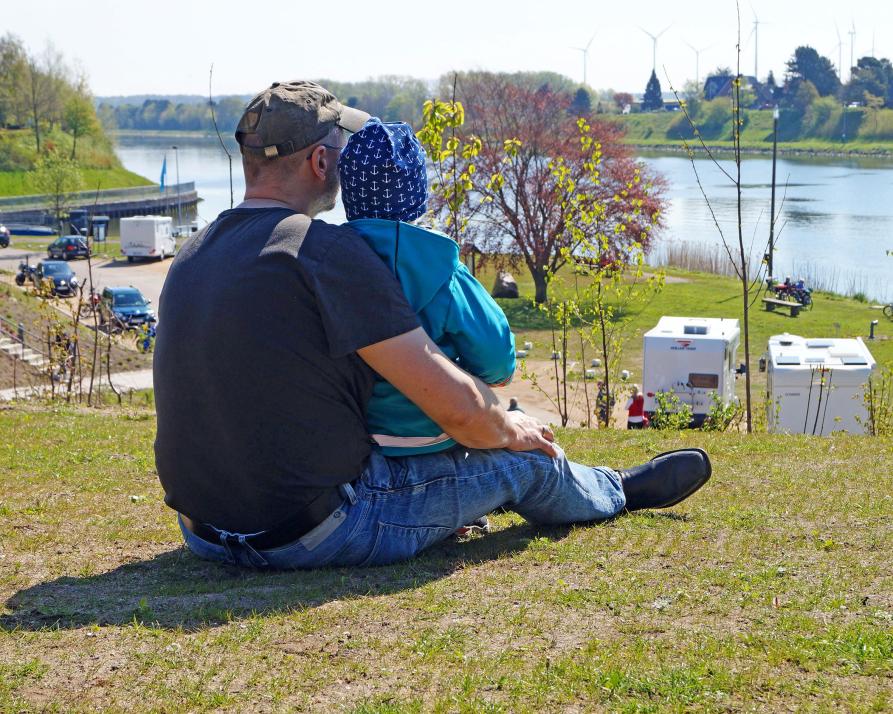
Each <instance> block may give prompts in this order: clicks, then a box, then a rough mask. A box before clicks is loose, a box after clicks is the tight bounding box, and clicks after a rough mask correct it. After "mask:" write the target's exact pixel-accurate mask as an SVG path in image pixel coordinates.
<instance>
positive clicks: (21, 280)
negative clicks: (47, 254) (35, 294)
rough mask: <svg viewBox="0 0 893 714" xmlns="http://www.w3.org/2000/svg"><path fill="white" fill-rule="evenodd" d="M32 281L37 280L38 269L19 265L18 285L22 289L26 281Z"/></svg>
mask: <svg viewBox="0 0 893 714" xmlns="http://www.w3.org/2000/svg"><path fill="white" fill-rule="evenodd" d="M27 280H30V281H31V282H32V283H33V282H35V281H36V280H37V267H36V266H34V265H28V263H19V272H17V273H16V277H15V281H16V285H18V286H19V287H22V286H23V285H24V284H25V281H27Z"/></svg>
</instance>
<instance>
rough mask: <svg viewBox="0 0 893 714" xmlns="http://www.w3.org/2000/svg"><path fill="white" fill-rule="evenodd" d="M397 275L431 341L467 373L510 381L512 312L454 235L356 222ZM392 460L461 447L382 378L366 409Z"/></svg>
mask: <svg viewBox="0 0 893 714" xmlns="http://www.w3.org/2000/svg"><path fill="white" fill-rule="evenodd" d="M348 225H350V227H351V228H353V229H355V230H356V231H357V232H359V233H360V235H362V236H363V237H364V238H365V239H366V242H367V243H369V245H370V246H371V247H372V250H374V251H375V252H376V253H377V254H378V255H379V257H380V258H381V259H382V260H383V261H384V262H385V263H387V265H388V266H389V267H390V269H391V272H393V273H394V275H396V276H397V279H398V280H399V281H400V285H401V286H403V292H404V293H405V295H406V299H407V300H408V301H409V304H410V305H411V306H412V308H413V309H414V310H415V311H416V313H417V314H418V316H419V321H420V322H421V323H422V327H423V328H424V330H425V332H427V333H428V336H429V337H430V338H431V339H432V340H433V341H434V342H435V343H436V344H437V346H438V347H440V349H441V350H443V352H444V354H446V355H447V357H449V358H450V359H451V360H453V361H454V362H456V364H457V365H459V366H460V367H461V368H462V369H464V370H465V371H466V372H470V373H471V374H473V375H475V376H476V377H479V378H480V379H481V380H483V381H484V382H486V383H487V384H490V385H494V386H495V385H503V384H507V383H508V382H509V381H511V378H512V374H514V371H515V337H514V335H513V334H512V331H511V329H510V328H509V324H508V320H506V317H505V313H503V312H502V309H501V308H500V307H499V305H497V304H496V302H495V301H494V300H493V298H491V297H490V295H489V294H488V293H487V291H486V290H485V289H484V288H483V286H482V285H481V284H480V283H479V282H478V281H477V280H476V279H475V278H474V277H473V276H472V275H471V273H469V272H468V269H467V268H466V267H465V266H464V265H463V264H462V262H461V261H460V260H459V246H457V245H456V243H455V241H453V240H452V239H451V238H449V237H448V236H446V235H444V234H443V233H438V232H436V231H431V230H427V229H425V228H420V227H419V226H416V225H413V224H411V223H402V222H397V221H389V220H384V219H379V218H362V219H359V220H355V221H350V223H349V224H348ZM366 423H367V426H368V429H369V433H370V434H371V435H372V438H373V439H375V441H376V443H378V444H379V446H380V448H381V451H382V453H384V454H385V455H386V456H409V455H411V454H424V453H432V452H435V451H443V450H444V449H448V448H450V447H451V446H453V445H454V444H455V443H456V442H455V441H453V439H451V438H450V437H448V436H447V435H446V434H444V433H443V430H442V429H441V428H440V427H439V426H438V425H437V424H435V423H434V422H433V421H432V420H431V419H429V418H428V417H427V416H426V415H425V413H424V412H422V410H421V409H419V408H418V407H417V406H416V405H415V404H413V403H412V402H411V401H409V400H408V399H407V398H406V397H404V396H403V394H401V393H400V392H399V391H397V390H396V389H395V388H394V387H393V386H391V384H390V383H388V382H386V381H384V380H382V379H380V378H379V379H378V380H376V383H375V387H374V388H373V391H372V398H371V399H370V400H369V405H368V407H367V410H366Z"/></svg>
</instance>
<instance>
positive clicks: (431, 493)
mask: <svg viewBox="0 0 893 714" xmlns="http://www.w3.org/2000/svg"><path fill="white" fill-rule="evenodd" d="M368 118H369V117H368V115H366V114H365V113H363V112H360V111H358V110H356V109H352V108H349V107H346V106H344V105H342V104H340V103H339V102H338V101H337V100H336V99H335V97H334V96H333V95H332V94H330V93H329V92H327V91H326V90H325V89H323V88H322V87H320V86H319V85H317V84H314V83H312V82H303V81H297V82H290V83H282V84H280V83H274V84H273V85H272V86H271V87H270V88H269V89H266V90H264V91H263V92H261V93H260V94H258V95H257V96H256V97H255V98H254V99H252V100H251V102H250V103H249V105H248V107H247V108H246V110H245V112H244V114H243V116H242V118H241V120H240V122H239V126H238V129H237V131H236V138H237V139H238V141H239V144H240V145H241V149H242V164H243V169H244V172H245V183H246V190H245V200H244V201H243V202H242V203H241V204H240V205H239V206H237V207H236V208H234V209H232V210H229V211H224V212H223V213H221V214H220V216H218V218H217V219H216V220H215V221H214V222H213V223H211V224H210V225H209V226H208V227H207V228H206V229H204V230H203V231H201V232H200V233H198V234H196V235H195V236H193V237H192V238H190V240H189V241H188V242H187V243H186V244H185V245H184V247H183V248H182V249H181V251H180V253H179V255H178V256H177V258H176V260H175V261H174V263H173V265H172V266H171V270H170V273H169V274H168V277H167V280H166V282H165V286H164V291H163V293H162V296H161V301H160V303H161V305H160V314H159V325H160V326H161V327H160V329H159V330H158V336H157V341H156V345H155V362H154V369H155V396H156V406H157V414H158V434H157V438H156V443H155V455H156V464H157V469H158V475H159V478H160V480H161V484H162V486H163V487H164V490H165V494H166V495H165V501H166V503H167V504H168V505H169V506H171V507H172V508H173V509H175V510H176V511H178V513H179V522H180V525H181V528H182V531H183V536H184V538H185V540H186V544H187V546H188V547H189V548H190V550H192V551H193V552H194V553H196V554H197V555H199V556H200V557H203V558H207V559H210V560H216V561H221V562H228V563H235V564H239V565H246V566H255V567H274V568H314V567H319V566H325V565H337V566H348V565H382V564H385V563H391V562H394V561H397V560H401V559H404V558H409V557H412V556H414V555H415V554H417V553H418V552H420V551H421V550H423V549H425V548H427V547H429V546H431V545H433V544H434V543H436V542H438V541H440V540H442V539H444V538H446V537H447V536H449V535H450V534H451V533H453V532H454V531H455V530H456V529H457V528H459V527H461V526H462V525H464V524H466V523H471V522H473V521H474V520H476V519H477V518H479V517H480V516H483V515H485V514H486V513H489V512H490V511H492V510H494V509H495V508H498V507H500V506H503V507H506V508H509V509H511V510H514V511H516V512H517V513H519V514H521V515H522V516H523V517H525V518H527V519H528V520H530V521H533V522H536V523H549V524H559V523H575V522H588V521H598V520H603V519H605V518H610V517H612V516H614V515H616V514H617V513H619V512H620V511H621V510H623V508H624V507H625V508H627V509H630V510H635V509H640V508H663V507H667V506H670V505H673V504H675V503H678V502H679V501H681V500H682V499H684V498H686V497H687V496H689V495H690V494H692V493H693V492H694V491H696V490H697V489H698V488H700V487H701V485H703V484H704V483H705V482H706V481H707V479H708V478H709V476H710V462H709V460H708V458H707V455H706V454H705V453H704V452H703V451H700V450H698V449H685V450H682V451H677V452H671V453H669V454H663V455H660V456H658V457H655V458H654V459H653V460H652V461H650V462H648V463H647V464H645V465H643V466H639V467H636V468H634V469H631V470H628V471H615V470H613V469H610V468H606V467H590V466H584V465H582V464H576V463H573V462H570V461H568V460H567V459H566V458H565V456H564V454H563V452H562V451H561V449H560V448H559V447H558V446H557V445H556V444H555V443H554V436H553V434H552V431H551V430H550V429H549V428H548V427H547V426H545V425H542V424H540V423H539V422H538V421H536V420H535V419H533V418H532V417H530V416H528V415H526V414H524V413H522V412H520V411H512V412H507V411H505V410H504V409H503V408H502V407H501V406H500V405H499V402H498V400H497V399H496V398H495V396H494V395H493V392H492V391H491V389H490V388H489V387H487V386H486V385H485V384H484V383H483V382H482V381H481V380H479V379H477V378H475V377H473V376H471V375H470V374H468V373H467V372H464V371H463V370H462V369H461V368H460V367H459V366H457V365H456V364H455V363H454V362H453V361H452V360H451V359H449V358H448V357H447V356H445V355H444V354H443V353H442V352H441V351H440V350H439V349H438V347H437V345H436V344H434V342H433V341H432V340H431V339H430V337H429V336H428V335H427V334H426V333H425V331H424V330H423V329H422V328H421V327H420V325H419V321H418V317H417V316H416V314H415V312H414V311H413V310H412V308H411V307H410V305H409V304H408V302H407V300H406V298H405V297H404V295H403V291H402V290H401V287H400V284H399V282H398V281H397V279H396V278H395V277H394V275H393V274H392V273H391V271H390V269H389V268H388V266H387V265H386V264H385V263H384V262H383V261H382V260H381V258H379V257H378V256H377V255H376V254H375V252H373V250H372V249H371V248H370V247H369V245H368V244H367V243H366V242H365V241H364V240H363V239H362V238H361V237H360V236H359V235H358V234H357V233H356V232H355V231H354V230H352V229H351V228H350V227H347V226H342V227H339V226H333V225H330V224H327V223H325V222H323V221H319V220H314V219H313V216H315V215H317V214H319V213H321V212H323V211H326V210H330V209H331V208H332V207H333V206H334V205H335V200H336V197H337V194H338V187H339V183H338V161H339V157H340V153H341V150H342V149H343V147H344V144H345V131H351V132H355V131H358V130H359V129H361V128H362V126H363V125H364V124H365V122H366V120H367V119H368ZM376 374H378V375H379V376H381V377H382V378H383V379H385V380H387V381H388V382H389V383H390V384H392V385H394V387H396V388H397V389H398V390H399V391H400V392H402V393H403V394H404V395H405V396H406V397H407V398H408V399H409V400H410V401H412V402H413V403H414V404H415V405H416V406H418V407H419V408H420V409H421V410H422V411H423V412H424V413H425V414H426V415H427V416H428V417H429V418H430V419H431V420H432V421H434V422H435V423H436V424H437V425H439V427H440V428H441V429H442V431H443V432H444V433H445V434H448V435H449V436H450V437H451V438H452V439H454V440H455V441H456V446H453V447H452V448H450V449H448V450H446V451H440V452H437V453H432V454H419V455H413V456H387V455H385V454H382V453H381V451H380V450H378V449H377V448H376V447H375V445H374V443H373V442H372V441H371V440H370V438H369V436H368V433H369V432H368V430H367V425H366V418H365V417H366V405H367V403H368V401H369V398H370V395H371V393H372V389H373V385H374V382H375V375H376Z"/></svg>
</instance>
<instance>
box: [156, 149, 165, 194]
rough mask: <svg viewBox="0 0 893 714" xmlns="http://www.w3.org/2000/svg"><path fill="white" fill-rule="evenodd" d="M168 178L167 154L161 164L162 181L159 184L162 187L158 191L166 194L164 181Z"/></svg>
mask: <svg viewBox="0 0 893 714" xmlns="http://www.w3.org/2000/svg"><path fill="white" fill-rule="evenodd" d="M166 177H167V154H165V155H164V161H162V162H161V180H160V181H159V182H158V183H159V184H160V186H159V187H158V190H159V191H161V192H162V193H164V179H165V178H166Z"/></svg>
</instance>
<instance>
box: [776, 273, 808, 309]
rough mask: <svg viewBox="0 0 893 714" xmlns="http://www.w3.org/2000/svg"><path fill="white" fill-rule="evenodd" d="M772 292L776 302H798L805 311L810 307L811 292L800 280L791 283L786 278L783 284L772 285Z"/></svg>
mask: <svg viewBox="0 0 893 714" xmlns="http://www.w3.org/2000/svg"><path fill="white" fill-rule="evenodd" d="M772 292H773V294H774V296H775V299H776V300H787V301H788V302H798V303H800V304H801V305H802V306H803V308H804V309H806V310H808V309H810V308H811V307H812V290H811V289H809V288H808V287H806V283H804V282H803V281H802V280H798V281H797V282H796V283H792V282H791V280H790V278H786V279H785V281H784V282H783V283H776V284H775V285H773V286H772Z"/></svg>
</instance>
